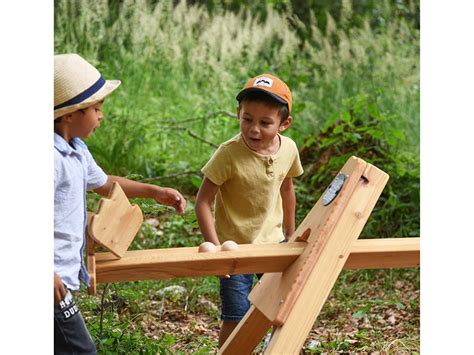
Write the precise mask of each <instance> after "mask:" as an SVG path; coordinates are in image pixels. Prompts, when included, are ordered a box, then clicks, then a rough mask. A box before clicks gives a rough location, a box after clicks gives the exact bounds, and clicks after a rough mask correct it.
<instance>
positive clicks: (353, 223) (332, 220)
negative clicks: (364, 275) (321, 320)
mask: <svg viewBox="0 0 474 355" xmlns="http://www.w3.org/2000/svg"><path fill="white" fill-rule="evenodd" d="M340 174H342V176H343V177H345V178H346V180H345V181H344V184H343V186H342V189H341V190H340V192H339V195H337V197H336V198H335V199H334V200H333V201H332V202H330V203H327V201H328V200H330V199H328V195H330V194H331V193H333V192H334V191H332V190H331V189H332V186H330V187H329V188H328V190H327V191H326V193H325V194H324V195H323V197H321V198H320V200H319V201H318V202H317V203H316V205H315V207H314V208H313V209H312V210H311V212H310V213H309V214H308V215H307V217H306V218H305V220H304V221H303V222H302V223H301V225H300V226H299V227H298V229H297V230H296V232H295V233H294V235H293V236H292V237H291V238H290V241H307V243H308V244H307V246H306V248H305V250H304V252H303V253H302V254H301V255H300V256H299V257H298V259H297V260H296V261H295V262H293V264H292V265H291V266H289V267H288V268H287V269H285V271H283V272H281V273H271V274H265V275H264V276H263V278H262V279H261V284H258V285H257V286H256V287H255V288H254V289H253V290H252V292H251V294H250V296H249V299H250V301H251V302H252V303H253V305H254V307H255V308H256V309H258V310H259V311H260V312H261V313H262V314H263V315H264V317H265V318H266V319H267V320H268V321H270V322H271V323H272V324H273V325H275V326H277V329H276V331H275V333H274V335H273V337H272V339H271V341H270V344H269V346H268V347H267V350H266V353H269V354H273V353H275V354H298V353H299V351H300V349H301V347H302V345H303V343H304V340H305V339H306V337H307V334H308V333H309V331H310V330H311V327H312V325H313V323H314V321H315V320H316V318H317V316H318V314H319V312H320V310H321V307H322V305H323V304H324V302H325V300H326V298H327V296H328V294H329V292H330V291H331V289H332V287H333V285H334V282H335V281H336V279H337V277H338V275H339V273H340V271H341V270H342V268H343V266H344V264H345V262H346V260H347V258H348V256H349V254H350V251H351V248H352V244H353V242H354V241H355V240H356V239H357V238H358V236H359V234H360V232H361V231H362V228H363V227H364V225H365V223H366V221H367V219H368V217H369V215H370V213H371V211H372V209H373V207H374V205H375V203H376V202H377V200H378V198H379V196H380V193H381V192H382V190H383V188H384V186H385V184H386V182H387V180H388V175H387V174H385V173H384V172H383V171H381V170H379V169H377V168H375V167H374V166H372V165H370V164H367V163H366V162H364V161H363V160H361V159H358V158H355V157H352V158H350V159H349V160H348V161H347V163H346V164H345V165H344V167H343V168H342V169H341V173H340ZM333 190H334V189H333ZM333 195H334V194H333ZM242 331H246V330H245V327H243V326H242V327H240V324H239V326H238V327H237V328H236V329H235V330H234V332H233V333H232V334H231V335H230V337H229V338H231V339H228V341H227V342H226V344H224V346H223V347H222V349H220V353H222V354H231V353H235V352H236V351H238V349H239V348H241V349H242V347H243V348H245V349H246V348H248V347H251V346H252V345H253V344H251V343H250V342H248V343H245V344H244V343H243V342H242V341H241V342H236V341H234V340H233V338H234V337H239V338H242V336H241V335H240V334H239V333H240V332H242ZM253 343H255V341H253ZM241 353H246V352H241Z"/></svg>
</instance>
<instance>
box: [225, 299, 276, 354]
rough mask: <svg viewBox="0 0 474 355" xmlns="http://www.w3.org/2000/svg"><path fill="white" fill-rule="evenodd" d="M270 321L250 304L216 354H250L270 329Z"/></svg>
mask: <svg viewBox="0 0 474 355" xmlns="http://www.w3.org/2000/svg"><path fill="white" fill-rule="evenodd" d="M271 325H272V323H271V322H270V321H269V320H268V319H267V318H266V317H265V316H264V315H263V313H262V312H260V311H259V310H258V309H257V308H255V307H254V306H251V307H250V309H249V311H248V312H247V313H246V314H245V317H244V318H243V319H242V320H241V321H240V322H239V324H238V325H237V327H236V328H235V329H234V331H233V332H232V334H231V335H230V336H229V337H228V338H227V340H226V342H225V343H224V345H222V347H221V348H220V349H219V352H218V354H223V355H242V354H251V353H252V350H253V349H255V347H256V346H257V345H258V343H259V342H260V341H261V340H262V338H263V337H264V336H265V334H266V333H267V331H268V329H270V327H271Z"/></svg>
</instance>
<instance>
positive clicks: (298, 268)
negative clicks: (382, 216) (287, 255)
mask: <svg viewBox="0 0 474 355" xmlns="http://www.w3.org/2000/svg"><path fill="white" fill-rule="evenodd" d="M368 166H369V164H367V163H366V162H365V161H363V160H362V159H359V158H355V157H351V158H350V159H349V160H348V161H347V162H346V164H345V165H344V167H343V168H342V169H341V173H344V174H345V175H347V176H348V178H347V179H346V181H345V183H344V186H343V188H342V190H341V191H340V192H339V195H338V196H337V197H336V199H335V200H334V201H333V202H332V203H331V204H329V205H327V206H325V205H324V204H323V197H321V198H320V199H319V200H318V202H317V203H316V204H315V206H314V207H313V209H312V210H311V211H310V213H309V214H308V215H307V216H306V218H305V219H304V220H303V222H302V223H301V225H300V226H299V227H298V229H297V230H296V231H295V233H294V234H293V236H292V237H291V239H290V240H297V239H298V238H300V236H303V237H304V239H306V238H307V241H308V246H307V247H306V249H305V251H304V252H303V254H302V255H301V256H300V257H299V258H298V259H297V260H296V261H295V262H294V263H293V264H292V265H291V266H290V267H289V268H288V269H286V270H285V271H284V272H283V273H273V274H269V275H264V276H263V278H262V280H261V281H262V283H261V284H260V285H258V287H255V288H254V289H253V290H252V292H251V293H250V295H249V299H250V301H251V302H252V303H253V304H254V305H255V307H256V308H258V309H259V310H260V311H261V312H262V313H263V314H264V315H265V316H266V317H267V318H268V319H270V320H271V321H272V322H273V324H274V325H282V324H283V323H284V322H285V320H286V318H287V317H288V314H289V312H290V311H291V309H292V308H293V306H294V304H295V302H296V300H297V298H298V296H299V293H300V292H301V290H302V287H303V285H304V284H305V283H306V280H307V279H308V277H309V275H310V274H311V273H312V272H313V269H314V266H315V264H316V262H317V261H318V259H319V257H320V255H321V254H322V252H323V251H324V249H325V247H326V244H327V243H328V241H329V240H330V238H331V237H333V236H334V233H333V232H334V228H335V227H336V226H337V225H338V224H339V223H340V220H341V217H343V215H344V214H347V211H346V209H347V206H348V204H349V203H350V201H352V199H353V198H352V196H353V193H354V191H355V190H356V188H357V189H359V190H360V189H365V188H366V185H368V184H367V183H366V179H365V178H363V174H364V173H366V172H367V169H368ZM377 170H378V169H377ZM379 171H380V170H379ZM380 172H381V171H380ZM381 174H383V175H384V177H386V178H385V182H386V181H387V180H388V175H387V174H385V173H383V172H381ZM385 182H384V185H385ZM382 188H383V186H382ZM380 192H381V189H380ZM380 192H379V194H380ZM377 199H378V195H377V197H376V199H375V201H377ZM363 203H364V204H367V203H370V201H364V202H363ZM371 211H372V209H370V211H369V214H370V212H371ZM356 213H357V214H356V215H354V216H351V217H353V218H354V219H356V220H362V219H363V220H364V223H365V220H366V219H367V217H368V214H367V215H366V216H364V215H363V214H362V212H361V211H356ZM308 231H309V232H308ZM357 237H358V234H357V236H356V237H355V238H353V239H351V240H350V243H351V242H352V241H353V240H355V239H357ZM350 246H351V245H350V244H349V245H348V248H347V250H346V253H343V250H342V248H344V247H345V246H344V245H343V244H341V245H340V249H341V250H340V252H339V254H338V255H337V258H338V261H339V263H340V268H341V269H342V267H343V265H344V263H345V261H346V259H347V257H348V256H349V253H350ZM338 274H339V272H338Z"/></svg>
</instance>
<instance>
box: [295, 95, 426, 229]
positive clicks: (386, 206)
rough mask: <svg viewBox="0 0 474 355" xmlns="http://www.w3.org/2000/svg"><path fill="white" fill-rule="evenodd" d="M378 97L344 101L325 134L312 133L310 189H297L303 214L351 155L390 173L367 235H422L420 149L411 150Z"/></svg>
mask: <svg viewBox="0 0 474 355" xmlns="http://www.w3.org/2000/svg"><path fill="white" fill-rule="evenodd" d="M378 100H379V97H378V96H377V95H371V96H369V95H358V96H355V97H352V98H349V99H347V100H345V101H344V109H343V110H342V111H340V112H338V113H337V114H334V115H333V116H331V117H330V118H329V119H328V120H327V121H326V123H325V125H324V126H323V128H322V129H321V132H319V133H315V134H312V135H310V136H309V137H308V138H307V139H306V141H305V143H304V145H303V149H302V151H301V159H302V161H303V164H304V165H305V168H306V172H305V175H304V177H303V184H304V185H305V188H304V190H303V191H301V189H297V192H298V195H299V199H298V200H299V201H300V202H302V203H304V205H305V207H306V208H304V209H303V210H302V215H305V214H306V213H307V211H308V210H309V208H311V207H312V205H313V204H314V199H309V198H308V196H318V197H319V196H320V195H321V194H322V193H323V192H324V190H325V189H326V187H327V186H329V183H330V182H331V180H332V179H333V177H334V176H335V174H336V173H337V172H338V171H339V169H340V168H341V167H342V165H343V164H344V163H345V161H346V160H347V159H348V158H349V157H350V156H357V157H360V158H362V159H364V160H366V161H367V162H369V163H371V164H373V165H375V166H377V167H378V168H380V169H382V170H383V171H385V172H387V173H388V174H389V175H390V180H389V182H388V184H387V186H386V187H385V189H384V191H383V193H382V196H381V197H380V199H379V201H378V203H377V205H376V208H375V210H374V212H373V213H372V215H371V217H370V219H369V222H368V224H367V225H366V226H365V228H364V230H363V233H362V236H366V237H377V238H382V237H407V236H419V228H420V226H419V215H420V210H419V208H420V190H419V187H420V172H419V151H418V149H417V147H413V148H411V149H409V150H407V149H406V145H407V138H406V135H405V133H404V131H403V129H402V127H401V126H402V125H401V124H400V120H399V118H398V117H397V115H395V114H391V113H387V112H385V111H383V110H381V108H380V105H379V104H378Z"/></svg>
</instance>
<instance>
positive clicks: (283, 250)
mask: <svg viewBox="0 0 474 355" xmlns="http://www.w3.org/2000/svg"><path fill="white" fill-rule="evenodd" d="M307 245H308V244H307V243H304V242H289V243H285V244H269V245H251V244H247V245H241V246H240V247H239V250H238V251H228V252H216V253H198V247H188V248H167V249H148V250H132V251H127V252H126V253H125V254H124V256H123V257H122V258H121V259H119V260H118V259H117V257H116V256H115V255H114V254H112V253H108V252H107V253H95V254H94V269H93V270H91V269H89V273H90V274H91V275H92V274H94V275H96V276H95V278H96V281H97V282H98V283H105V282H121V281H138V280H161V279H169V278H174V277H196V276H209V275H224V274H234V273H238V274H240V273H269V272H281V271H283V270H285V269H286V268H288V267H289V266H290V265H291V263H293V262H294V261H295V260H296V259H297V258H298V257H299V256H300V255H301V254H302V253H303V252H304V250H305V248H306V246H307ZM88 250H89V249H88ZM419 264H420V238H386V239H365V240H356V241H355V242H354V243H353V244H352V247H351V251H350V255H349V258H348V259H347V261H346V263H345V264H344V268H345V269H377V268H389V267H390V268H403V267H414V266H418V265H419Z"/></svg>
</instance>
